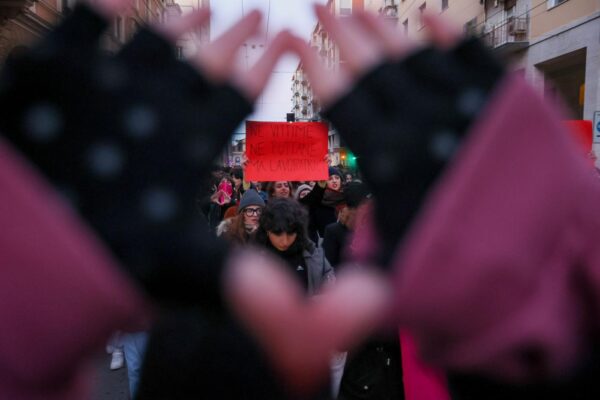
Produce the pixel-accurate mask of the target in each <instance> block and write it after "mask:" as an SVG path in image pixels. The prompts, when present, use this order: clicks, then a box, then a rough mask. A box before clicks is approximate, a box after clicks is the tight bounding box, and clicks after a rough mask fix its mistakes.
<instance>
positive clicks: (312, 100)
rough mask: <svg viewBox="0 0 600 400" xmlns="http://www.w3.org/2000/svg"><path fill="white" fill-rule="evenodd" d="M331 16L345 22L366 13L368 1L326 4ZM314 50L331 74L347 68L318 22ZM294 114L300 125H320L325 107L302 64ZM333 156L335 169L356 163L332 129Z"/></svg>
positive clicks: (336, 0)
mask: <svg viewBox="0 0 600 400" xmlns="http://www.w3.org/2000/svg"><path fill="white" fill-rule="evenodd" d="M326 6H327V7H328V8H329V10H330V12H331V13H332V14H334V15H336V16H339V17H341V18H343V17H345V16H350V15H352V12H353V11H356V10H363V9H365V2H364V0H329V1H328V2H327V4H326ZM309 45H310V47H311V48H312V49H313V50H314V51H315V52H316V53H317V54H318V55H319V58H320V59H321V63H322V65H323V66H324V67H325V68H327V69H328V70H331V71H337V70H339V69H340V68H343V64H344V59H343V58H342V57H340V52H339V48H338V47H337V45H336V44H335V42H334V41H333V40H332V38H331V37H330V36H329V34H328V32H327V31H326V30H325V28H324V27H323V26H322V25H321V23H319V22H317V24H316V26H315V28H314V29H313V31H312V34H311V37H310V39H309ZM291 90H292V99H291V102H292V110H291V112H292V113H293V114H294V117H295V120H296V121H304V122H307V121H320V120H321V116H320V114H319V113H320V111H321V104H320V102H319V99H318V98H316V97H315V96H314V94H313V91H312V88H311V85H310V82H309V80H308V77H307V76H306V73H305V72H304V69H303V66H302V63H300V64H298V67H297V68H296V71H295V72H294V75H293V76H292V85H291ZM328 148H329V156H330V158H331V164H332V165H343V166H346V167H347V166H350V165H349V163H348V160H350V159H352V160H354V157H353V156H352V155H351V153H350V151H349V150H348V149H346V147H345V146H344V143H343V141H342V140H341V137H340V135H339V134H338V132H337V131H336V130H335V129H333V127H331V126H330V129H329V136H328Z"/></svg>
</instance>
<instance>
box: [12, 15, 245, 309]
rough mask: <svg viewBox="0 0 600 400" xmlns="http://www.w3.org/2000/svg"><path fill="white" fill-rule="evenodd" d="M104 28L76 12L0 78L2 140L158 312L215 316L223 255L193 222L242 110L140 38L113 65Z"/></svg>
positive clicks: (153, 41)
mask: <svg viewBox="0 0 600 400" xmlns="http://www.w3.org/2000/svg"><path fill="white" fill-rule="evenodd" d="M106 27H107V24H106V22H105V21H104V20H103V19H102V18H101V17H100V16H98V15H97V14H96V13H95V12H94V11H92V10H91V9H89V8H86V7H84V6H78V7H77V8H76V9H75V10H74V12H73V13H72V15H71V16H70V17H69V18H67V19H66V20H65V21H64V22H63V23H62V24H61V25H60V26H59V27H58V28H57V29H56V30H54V31H53V32H52V33H51V34H50V35H49V36H48V37H47V38H45V39H44V40H43V41H42V42H41V43H40V44H38V45H37V46H36V47H35V48H33V49H32V50H30V51H28V52H26V53H24V54H22V55H21V56H18V57H14V58H12V59H11V60H9V61H8V62H7V64H6V66H5V68H4V70H3V71H2V78H1V79H0V82H1V84H0V109H1V110H3V111H2V113H3V115H2V118H0V130H1V132H2V134H3V135H4V136H5V137H6V138H8V139H9V140H10V142H12V144H13V145H14V146H15V147H16V148H18V149H19V150H20V151H21V152H22V153H23V154H25V155H26V156H27V157H28V158H29V159H30V160H31V161H32V162H33V163H34V164H36V165H37V166H38V167H39V169H40V170H41V171H42V172H43V173H44V174H45V175H46V176H47V178H48V179H49V180H50V181H51V182H52V183H53V184H54V185H55V187H56V188H57V189H58V190H59V191H60V192H62V193H63V194H64V196H65V197H66V198H68V199H69V201H70V202H71V204H72V205H73V207H74V208H75V209H76V210H77V211H78V212H79V213H80V214H81V215H82V216H83V217H84V218H85V219H86V220H87V221H88V222H89V223H90V224H91V225H92V227H93V228H94V229H95V230H96V232H97V233H98V234H99V235H100V236H101V237H102V238H103V239H104V241H105V243H107V244H108V245H109V246H110V247H111V249H112V250H113V252H114V253H115V254H116V255H117V256H118V257H119V259H120V260H121V262H122V264H123V265H124V266H125V267H126V268H127V270H128V272H129V273H131V274H132V275H133V276H134V278H135V279H136V280H137V281H138V282H139V283H140V284H141V286H142V287H143V288H144V289H145V290H146V291H147V292H148V293H149V294H150V295H151V296H152V297H154V298H155V299H156V300H157V301H158V302H160V303H163V304H166V305H171V304H174V305H199V304H201V305H204V306H206V308H212V309H214V308H219V307H220V306H221V304H222V299H221V283H220V282H221V271H222V268H223V264H224V260H225V257H226V254H227V249H226V246H225V244H224V243H222V242H220V241H218V240H217V239H215V238H214V234H213V233H212V232H210V231H209V230H208V227H207V224H206V222H205V221H203V220H202V219H201V217H200V216H199V215H198V214H199V213H198V212H197V209H196V205H195V200H196V195H197V191H198V190H199V186H200V184H201V182H203V180H204V179H205V178H206V177H208V174H209V167H210V165H211V163H212V161H213V159H214V158H215V157H216V156H217V155H218V154H219V152H220V151H221V149H222V148H223V146H224V145H225V143H226V142H227V139H228V138H229V136H230V134H231V133H232V132H233V131H234V129H235V128H236V126H238V125H239V124H240V122H241V121H242V120H243V118H244V117H245V116H246V115H247V114H248V113H249V112H250V111H251V110H252V106H251V104H250V103H249V102H248V101H247V100H246V99H244V98H243V97H242V96H241V95H240V94H239V93H238V92H237V91H236V90H235V89H233V88H231V87H229V86H227V85H221V86H217V85H214V84H212V83H210V82H208V81H207V80H206V79H204V78H203V77H202V75H201V74H200V73H198V71H197V70H195V69H193V68H192V67H191V66H189V65H188V64H186V63H183V62H181V61H179V60H177V59H176V57H175V52H174V49H173V47H172V46H171V45H170V44H169V43H168V42H166V41H165V40H164V39H162V38H161V37H160V36H158V35H156V34H154V33H153V32H151V31H149V30H145V29H142V30H141V32H139V34H138V35H137V36H136V37H135V38H134V39H133V40H132V41H131V42H130V43H129V44H128V45H126V46H125V47H124V48H123V50H122V51H121V52H120V53H119V54H117V55H116V56H111V55H109V54H107V53H105V52H102V51H101V50H100V49H99V47H98V45H99V40H100V37H101V34H102V32H103V31H104V29H105V28H106Z"/></svg>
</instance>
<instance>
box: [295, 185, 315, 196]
mask: <svg viewBox="0 0 600 400" xmlns="http://www.w3.org/2000/svg"><path fill="white" fill-rule="evenodd" d="M312 189H313V188H312V187H311V186H310V185H307V184H306V183H303V184H302V185H300V186H298V189H296V191H295V192H294V198H295V199H296V200H300V199H302V198H304V196H306V195H307V194H309V193H310V192H311V190H312Z"/></svg>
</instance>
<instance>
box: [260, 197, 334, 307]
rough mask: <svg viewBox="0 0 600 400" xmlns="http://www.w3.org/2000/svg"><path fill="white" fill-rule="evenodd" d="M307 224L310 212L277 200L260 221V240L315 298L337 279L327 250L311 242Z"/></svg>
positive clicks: (290, 203)
mask: <svg viewBox="0 0 600 400" xmlns="http://www.w3.org/2000/svg"><path fill="white" fill-rule="evenodd" d="M307 223H308V215H307V213H306V210H305V209H304V207H302V206H301V205H300V204H299V203H298V202H297V201H295V200H293V199H273V200H271V201H269V203H267V206H266V207H265V209H264V210H263V213H262V215H261V217H260V222H259V228H258V232H257V233H256V240H257V242H258V243H261V244H263V245H264V246H265V247H266V248H267V249H269V250H270V251H271V252H272V253H273V254H276V255H277V256H279V257H280V258H281V259H282V260H284V261H285V263H286V265H287V267H288V268H290V270H291V272H292V273H293V274H294V276H296V277H297V278H298V281H299V282H300V284H301V285H302V287H304V288H305V289H306V292H307V293H308V295H313V294H315V293H316V292H317V291H318V289H319V288H320V287H321V286H322V285H323V284H324V283H326V282H330V281H333V280H334V279H335V278H334V272H333V268H331V265H330V264H329V262H328V261H327V259H326V258H325V253H324V252H323V250H322V249H321V248H318V247H316V246H315V244H314V243H313V242H312V241H311V240H310V239H309V238H308V235H307V233H306V226H307Z"/></svg>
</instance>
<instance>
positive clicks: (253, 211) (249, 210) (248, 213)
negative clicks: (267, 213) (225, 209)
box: [244, 208, 262, 217]
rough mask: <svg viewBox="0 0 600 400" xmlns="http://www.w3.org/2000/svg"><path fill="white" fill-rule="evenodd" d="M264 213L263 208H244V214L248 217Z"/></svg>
mask: <svg viewBox="0 0 600 400" xmlns="http://www.w3.org/2000/svg"><path fill="white" fill-rule="evenodd" d="M260 214H262V208H245V209H244V215H246V216H247V217H251V216H253V215H259V216H260Z"/></svg>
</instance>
